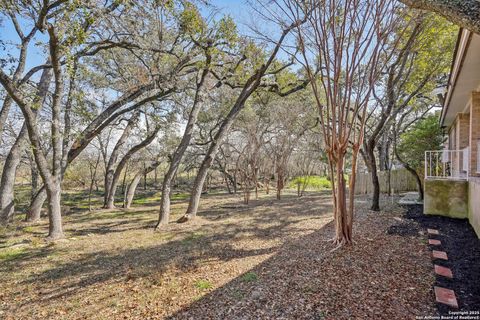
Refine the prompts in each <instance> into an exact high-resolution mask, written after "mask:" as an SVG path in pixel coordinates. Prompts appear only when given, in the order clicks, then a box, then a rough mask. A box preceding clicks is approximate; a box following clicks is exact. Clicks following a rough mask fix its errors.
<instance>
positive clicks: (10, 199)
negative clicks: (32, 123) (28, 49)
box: [0, 68, 52, 224]
mask: <svg viewBox="0 0 480 320" xmlns="http://www.w3.org/2000/svg"><path fill="white" fill-rule="evenodd" d="M51 79H52V72H51V71H50V69H48V68H47V69H45V70H44V71H43V72H42V75H41V77H40V82H39V84H38V92H37V94H36V96H35V99H34V102H33V104H34V105H38V106H39V108H38V109H37V110H35V111H34V113H33V116H34V117H35V118H36V113H38V111H39V110H40V108H41V107H42V106H43V101H44V99H45V97H46V95H47V93H48V87H49V85H50V81H51ZM27 138H28V128H27V123H26V122H25V121H24V123H23V125H22V128H21V129H20V132H19V134H18V136H17V139H16V140H15V143H14V144H13V146H12V148H11V149H10V152H9V154H8V156H7V159H6V160H5V164H4V167H3V171H2V178H1V182H0V223H2V224H6V223H8V221H9V220H11V218H12V216H13V212H14V210H15V208H14V186H15V175H16V173H17V168H18V165H19V164H20V160H21V157H22V153H23V152H24V151H25V147H26V142H27V140H28V139H27Z"/></svg>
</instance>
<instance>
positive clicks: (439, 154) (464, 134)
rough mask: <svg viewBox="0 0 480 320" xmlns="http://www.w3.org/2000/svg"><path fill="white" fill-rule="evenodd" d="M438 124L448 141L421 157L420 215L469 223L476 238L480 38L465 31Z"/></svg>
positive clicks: (479, 222) (479, 195) (479, 213)
mask: <svg viewBox="0 0 480 320" xmlns="http://www.w3.org/2000/svg"><path fill="white" fill-rule="evenodd" d="M440 121H441V124H442V126H444V127H445V129H446V132H448V140H447V142H446V146H445V149H444V150H437V151H427V152H426V153H425V199H424V213H425V214H434V215H444V216H450V217H454V218H468V219H469V221H470V223H471V225H472V226H473V228H474V229H475V232H476V233H477V235H478V236H479V237H480V35H478V34H475V33H472V32H470V31H468V30H465V29H462V30H460V32H459V36H458V40H457V45H456V49H455V55H454V61H453V63H452V69H451V74H450V79H449V83H448V90H447V94H446V97H445V102H444V105H443V110H442V114H441V119H440Z"/></svg>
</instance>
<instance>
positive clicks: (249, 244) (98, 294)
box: [0, 193, 434, 319]
mask: <svg viewBox="0 0 480 320" xmlns="http://www.w3.org/2000/svg"><path fill="white" fill-rule="evenodd" d="M358 203H359V204H358V206H359V210H358V214H357V217H356V223H355V229H354V233H355V239H356V244H355V245H354V246H353V248H349V249H342V250H338V251H335V252H330V250H331V249H332V246H331V245H330V244H329V243H328V242H325V241H324V240H326V239H328V238H331V237H332V235H333V234H332V228H331V225H330V222H331V204H330V196H329V194H328V193H323V194H316V195H309V196H306V197H303V198H300V199H299V198H296V197H295V196H294V195H288V196H286V197H285V199H284V200H281V201H276V200H274V199H273V198H270V197H265V198H262V199H260V200H258V201H252V203H251V204H250V205H249V206H244V205H240V199H239V198H235V199H234V198H232V196H229V195H214V196H209V197H207V198H206V199H205V201H204V202H203V206H202V208H203V210H202V212H201V214H200V218H199V219H198V220H197V221H196V222H194V223H192V224H189V225H185V224H182V225H179V224H171V225H170V226H169V227H168V228H167V229H165V230H163V231H161V232H153V231H152V229H151V226H152V225H153V224H154V222H155V220H156V218H157V207H156V206H145V207H141V208H136V209H135V210H132V211H121V210H113V211H98V212H94V213H91V214H88V213H87V212H80V213H78V212H77V213H72V214H71V215H69V216H67V217H66V222H65V225H66V231H67V235H68V239H67V240H65V241H63V242H59V243H57V244H55V245H46V244H44V242H43V241H42V240H41V237H42V236H43V234H44V228H45V227H46V226H45V225H43V224H42V225H38V226H34V227H27V228H28V230H25V229H24V230H23V231H22V230H17V231H13V232H12V234H8V236H9V238H8V239H9V240H5V239H4V240H3V241H2V243H1V249H0V250H1V251H0V254H1V253H2V252H3V258H4V259H3V260H2V264H1V267H0V272H1V276H0V277H1V279H0V281H1V283H2V291H1V292H0V310H1V311H0V312H1V313H0V317H2V318H4V319H36V318H48V319H85V318H88V319H164V318H170V319H351V318H365V319H393V318H395V319H413V318H414V317H415V315H431V314H433V312H434V311H433V310H434V305H433V299H432V292H431V284H432V283H433V281H434V277H433V274H432V270H431V262H430V258H429V252H428V248H427V246H426V244H425V237H424V236H421V235H414V236H412V237H403V236H395V235H389V234H387V233H386V230H387V229H388V228H389V226H391V225H392V224H396V223H399V222H398V221H399V220H398V219H401V218H400V216H401V214H402V211H401V209H400V208H398V207H397V206H395V205H392V204H391V203H388V204H385V205H387V208H386V209H385V210H384V211H383V212H381V213H369V212H368V210H365V207H366V205H367V204H366V203H365V202H364V201H362V199H359V201H358ZM184 207H185V203H184V202H179V203H176V204H174V206H173V209H174V216H173V219H175V217H176V216H178V215H179V214H181V212H183V210H184ZM25 231H27V232H28V233H27V235H25ZM12 250H13V251H12ZM9 252H10V253H11V254H10V255H8V253H9ZM12 252H14V253H12Z"/></svg>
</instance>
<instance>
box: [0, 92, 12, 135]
mask: <svg viewBox="0 0 480 320" xmlns="http://www.w3.org/2000/svg"><path fill="white" fill-rule="evenodd" d="M11 106H12V98H11V97H10V96H9V95H7V96H6V97H5V99H4V100H3V105H2V110H1V111H0V143H3V140H2V135H1V134H2V133H3V127H4V126H5V122H7V118H8V113H9V112H10V107H11Z"/></svg>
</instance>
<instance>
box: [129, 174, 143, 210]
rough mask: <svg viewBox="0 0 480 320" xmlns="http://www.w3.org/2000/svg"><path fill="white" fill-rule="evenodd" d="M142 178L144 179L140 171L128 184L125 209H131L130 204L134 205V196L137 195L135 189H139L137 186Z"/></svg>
mask: <svg viewBox="0 0 480 320" xmlns="http://www.w3.org/2000/svg"><path fill="white" fill-rule="evenodd" d="M141 179H142V172H141V171H139V172H137V174H136V175H135V176H134V177H133V180H132V182H130V184H129V185H128V189H127V196H126V199H125V209H130V206H131V205H132V201H133V197H134V196H135V191H136V190H137V186H138V184H139V182H140V180H141Z"/></svg>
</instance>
